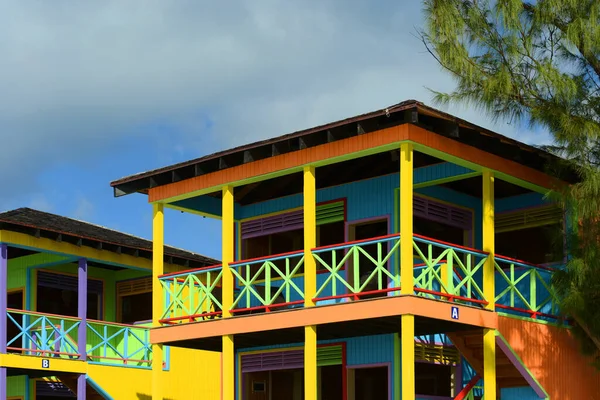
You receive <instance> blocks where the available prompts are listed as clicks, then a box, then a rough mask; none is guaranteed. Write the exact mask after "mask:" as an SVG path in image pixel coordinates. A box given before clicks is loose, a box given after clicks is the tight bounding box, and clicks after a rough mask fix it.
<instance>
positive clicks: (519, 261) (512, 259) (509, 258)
mask: <svg viewBox="0 0 600 400" xmlns="http://www.w3.org/2000/svg"><path fill="white" fill-rule="evenodd" d="M495 258H497V259H500V260H502V261H507V262H515V263H519V264H523V265H524V266H529V267H533V268H539V269H543V270H546V271H556V268H552V267H547V266H545V265H540V264H534V263H530V262H529V261H523V260H518V259H516V258H511V257H507V256H502V255H500V254H495Z"/></svg>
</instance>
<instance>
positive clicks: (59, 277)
mask: <svg viewBox="0 0 600 400" xmlns="http://www.w3.org/2000/svg"><path fill="white" fill-rule="evenodd" d="M37 282H38V285H39V286H43V287H48V288H53V289H59V290H72V291H74V292H77V289H78V280H77V277H76V276H72V275H64V274H53V273H51V272H47V271H38V273H37ZM87 289H88V293H95V294H99V295H101V294H102V293H103V282H102V281H101V280H98V279H90V278H88V288H87Z"/></svg>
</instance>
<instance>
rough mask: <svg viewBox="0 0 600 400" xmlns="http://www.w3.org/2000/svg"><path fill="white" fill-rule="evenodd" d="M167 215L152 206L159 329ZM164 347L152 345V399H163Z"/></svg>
mask: <svg viewBox="0 0 600 400" xmlns="http://www.w3.org/2000/svg"><path fill="white" fill-rule="evenodd" d="M164 247H165V214H164V207H163V205H162V204H160V203H155V204H153V205H152V326H153V327H158V326H160V323H159V322H158V321H159V320H160V317H161V316H162V313H163V307H164V304H163V291H162V287H161V285H160V281H159V280H158V277H159V276H160V275H162V274H163V271H164ZM162 361H163V346H162V345H161V344H153V345H152V398H153V399H154V400H157V399H159V400H162V399H163V387H162V369H163V368H162V367H163V366H162Z"/></svg>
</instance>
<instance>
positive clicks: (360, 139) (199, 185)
mask: <svg viewBox="0 0 600 400" xmlns="http://www.w3.org/2000/svg"><path fill="white" fill-rule="evenodd" d="M402 141H411V142H413V143H415V144H416V145H417V147H416V148H415V150H418V151H421V152H424V153H427V154H432V155H434V156H436V157H440V158H442V159H445V160H447V161H450V162H454V163H457V164H459V165H463V166H465V167H467V168H471V169H473V170H475V171H481V170H482V169H491V170H493V171H497V172H499V174H500V175H499V177H500V178H501V179H511V180H513V181H515V180H518V181H522V183H528V184H530V185H533V186H537V187H541V188H550V187H552V186H553V185H554V184H555V183H557V181H556V180H555V179H554V178H552V177H550V176H549V175H547V174H544V173H543V172H540V171H537V170H535V169H533V168H530V167H527V166H525V165H522V164H518V163H516V162H514V161H510V160H507V159H505V158H502V157H499V156H496V155H494V154H491V153H488V152H485V151H483V150H480V149H478V148H476V147H473V146H469V145H466V144H464V143H460V142H458V141H455V140H452V139H450V138H446V137H444V136H441V135H439V134H437V133H434V132H431V131H428V130H425V129H423V128H421V127H418V126H416V125H412V124H403V125H399V126H395V127H391V128H386V129H381V130H378V131H375V132H370V133H368V134H366V135H360V136H354V137H351V138H348V139H343V140H340V141H336V142H332V143H326V144H322V145H319V146H315V147H311V148H307V149H303V150H298V151H295V152H293V153H286V154H282V155H279V156H275V157H271V158H267V159H263V160H258V161H254V162H250V163H247V164H244V165H239V166H236V167H232V168H226V169H223V170H220V171H216V172H212V173H208V174H205V175H201V176H197V177H194V178H190V179H186V180H183V181H180V182H175V183H171V184H167V185H163V186H158V187H156V188H152V189H150V190H149V193H148V200H149V201H150V202H151V203H153V202H166V203H168V202H173V201H177V200H181V199H184V198H189V197H194V196H196V195H201V194H206V193H210V192H213V191H216V190H219V188H221V187H222V186H223V185H225V184H233V185H234V186H239V185H242V184H245V183H247V182H248V181H249V180H251V181H260V180H265V179H269V178H271V177H275V176H282V175H286V174H289V173H293V172H299V171H301V169H302V167H303V166H304V165H308V164H313V165H316V166H322V165H327V164H333V163H336V162H340V161H342V160H348V159H353V158H357V157H360V156H362V155H366V154H375V153H378V152H382V151H385V150H388V149H392V148H397V147H398V146H399V144H400V142H402Z"/></svg>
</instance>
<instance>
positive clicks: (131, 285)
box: [117, 277, 152, 296]
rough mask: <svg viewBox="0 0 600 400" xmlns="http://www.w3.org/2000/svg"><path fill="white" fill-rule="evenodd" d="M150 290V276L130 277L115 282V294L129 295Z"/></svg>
mask: <svg viewBox="0 0 600 400" xmlns="http://www.w3.org/2000/svg"><path fill="white" fill-rule="evenodd" d="M151 291H152V278H151V277H148V278H140V279H130V280H127V281H122V282H117V296H131V295H134V294H140V293H148V292H151Z"/></svg>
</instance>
